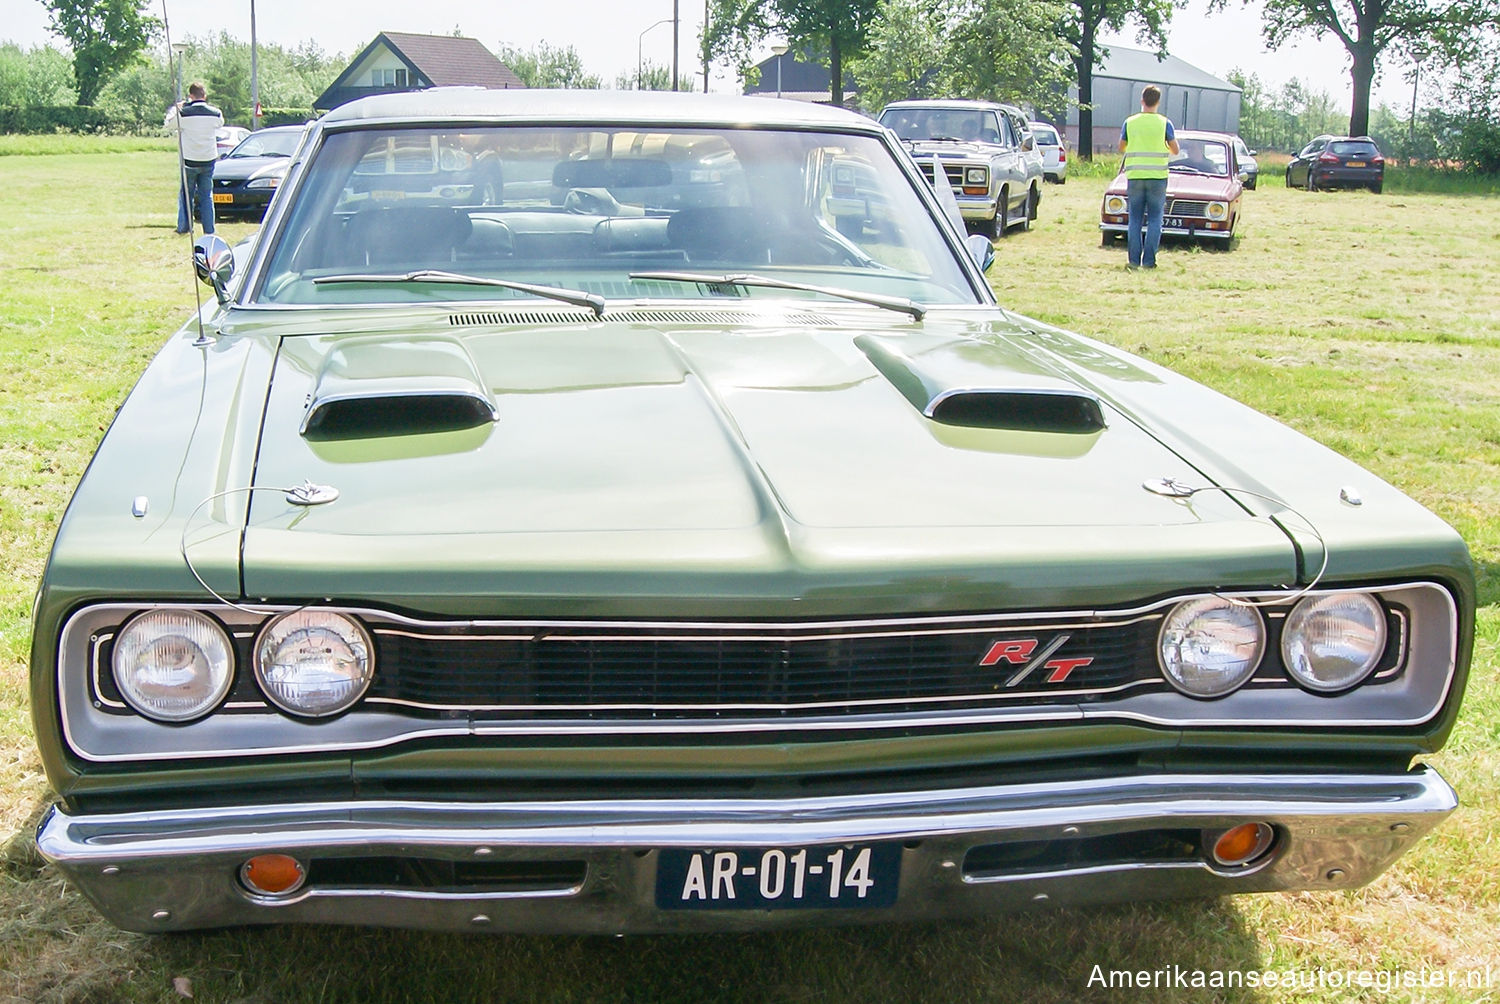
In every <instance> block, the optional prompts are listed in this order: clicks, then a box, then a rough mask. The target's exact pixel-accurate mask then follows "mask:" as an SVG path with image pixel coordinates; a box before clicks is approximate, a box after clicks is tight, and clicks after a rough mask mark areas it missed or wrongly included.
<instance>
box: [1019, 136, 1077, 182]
mask: <svg viewBox="0 0 1500 1004" xmlns="http://www.w3.org/2000/svg"><path fill="white" fill-rule="evenodd" d="M1027 125H1028V126H1030V128H1031V135H1032V138H1033V139H1035V140H1036V148H1037V149H1038V150H1040V151H1042V180H1043V181H1053V182H1056V183H1057V184H1059V185H1062V184H1066V183H1067V180H1068V144H1067V143H1066V142H1064V141H1063V137H1062V134H1061V133H1059V132H1058V131H1057V129H1056V128H1055V127H1054V126H1051V125H1049V124H1047V123H1046V122H1029V123H1027Z"/></svg>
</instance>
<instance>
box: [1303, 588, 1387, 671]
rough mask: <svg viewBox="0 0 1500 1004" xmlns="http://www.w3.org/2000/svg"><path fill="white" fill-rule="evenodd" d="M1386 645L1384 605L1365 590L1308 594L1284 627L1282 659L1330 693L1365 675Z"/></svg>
mask: <svg viewBox="0 0 1500 1004" xmlns="http://www.w3.org/2000/svg"><path fill="white" fill-rule="evenodd" d="M1384 651H1385V611H1384V610H1382V609H1381V607H1380V604H1379V603H1377V602H1375V600H1374V598H1373V597H1371V596H1369V595H1368V594H1366V593H1333V594H1332V595H1329V596H1317V597H1310V598H1308V599H1305V600H1303V601H1302V602H1301V603H1299V604H1297V606H1296V607H1295V608H1294V609H1293V610H1292V612H1291V614H1290V616H1288V617H1287V619H1286V626H1285V627H1284V628H1282V631H1281V659H1282V661H1283V662H1284V663H1285V664H1286V669H1287V672H1288V673H1290V674H1291V675H1292V679H1294V680H1296V681H1297V682H1298V683H1300V684H1302V686H1304V687H1306V688H1307V689H1308V690H1316V691H1318V692H1319V693H1331V692H1333V691H1335V690H1344V689H1345V688H1347V687H1352V686H1354V685H1355V684H1356V683H1358V682H1359V681H1361V680H1363V679H1364V678H1365V677H1366V676H1368V675H1369V674H1370V671H1371V670H1372V669H1374V668H1375V664H1376V663H1378V662H1379V661H1380V656H1381V653H1383V652H1384Z"/></svg>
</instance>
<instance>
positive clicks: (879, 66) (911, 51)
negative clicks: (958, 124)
mask: <svg viewBox="0 0 1500 1004" xmlns="http://www.w3.org/2000/svg"><path fill="white" fill-rule="evenodd" d="M945 7H946V4H944V3H943V2H941V0H882V2H881V4H880V6H879V7H878V8H877V9H876V11H875V17H874V19H873V20H872V21H871V23H870V30H869V32H868V34H867V36H866V40H867V42H868V45H869V48H868V50H867V51H866V52H865V54H864V55H863V56H860V57H859V58H858V59H854V60H851V61H850V64H851V65H850V68H851V69H852V70H853V72H854V76H855V78H856V79H857V80H858V81H859V102H860V104H861V105H863V106H864V108H865V110H866V111H869V112H872V113H874V112H879V111H880V109H882V108H884V107H885V106H886V105H888V104H890V103H891V102H892V101H905V100H909V99H912V98H935V97H945V96H946V95H943V94H942V93H941V90H940V88H941V87H942V84H941V82H940V77H939V71H940V70H941V68H942V66H943V59H944V43H945V41H946V38H947V25H946V23H945V21H946V10H945Z"/></svg>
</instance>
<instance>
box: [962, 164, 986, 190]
mask: <svg viewBox="0 0 1500 1004" xmlns="http://www.w3.org/2000/svg"><path fill="white" fill-rule="evenodd" d="M989 183H990V169H989V168H987V167H966V168H964V184H965V185H974V186H976V187H977V186H979V185H988V184H989Z"/></svg>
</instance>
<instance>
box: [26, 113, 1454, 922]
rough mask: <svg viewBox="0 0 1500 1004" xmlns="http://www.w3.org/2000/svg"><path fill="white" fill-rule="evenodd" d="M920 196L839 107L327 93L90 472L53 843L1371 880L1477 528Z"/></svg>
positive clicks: (1343, 884) (913, 885)
mask: <svg viewBox="0 0 1500 1004" xmlns="http://www.w3.org/2000/svg"><path fill="white" fill-rule="evenodd" d="M475 165H484V168H485V177H486V178H487V179H488V180H487V181H486V183H485V184H484V185H482V186H481V185H478V184H476V183H474V182H473V179H472V177H470V175H472V174H473V169H474V168H475ZM938 195H939V193H935V192H934V190H933V188H932V187H931V186H930V185H929V184H927V183H926V182H925V181H924V179H923V176H922V174H921V171H920V169H919V168H918V167H917V165H916V164H915V163H914V162H913V161H912V159H911V158H910V157H909V156H908V155H907V154H906V152H905V151H904V150H903V149H902V148H901V146H900V143H899V140H898V139H897V138H896V137H895V136H894V135H892V134H891V133H890V132H889V131H887V130H886V129H884V128H883V127H881V126H880V125H878V124H877V123H875V122H871V121H869V120H867V119H863V118H861V117H859V116H856V115H853V114H850V113H845V112H842V111H839V110H834V109H827V108H820V107H816V106H811V105H807V106H804V105H796V104H792V103H781V102H768V101H764V100H756V99H745V98H719V97H710V96H706V95H705V96H697V95H650V94H641V93H623V94H608V93H599V94H593V93H579V92H560V91H510V92H502V91H481V90H475V89H436V90H431V91H427V92H423V93H416V94H398V95H385V96H380V97H373V98H367V99H364V100H361V101H357V102H355V103H352V104H349V105H346V106H344V107H342V108H340V109H338V110H336V111H334V112H331V113H330V114H328V115H327V116H325V117H324V118H322V119H321V120H319V121H318V122H316V123H314V124H313V125H312V126H310V127H309V132H308V135H307V136H306V138H305V140H304V141H303V143H302V144H301V146H300V147H299V150H298V152H297V154H296V155H295V156H294V157H293V159H292V164H291V166H290V168H289V169H288V172H287V175H286V179H285V181H284V182H283V183H282V185H281V187H280V190H279V192H278V194H277V197H276V199H275V201H274V202H273V204H272V206H271V208H270V211H269V214H268V216H267V218H266V221H265V225H264V227H263V228H262V229H261V230H260V231H259V233H258V236H257V237H256V238H255V239H254V240H253V241H251V242H248V243H246V244H244V245H242V246H240V247H238V248H234V249H231V248H229V247H228V246H227V245H225V244H224V242H223V241H222V240H220V239H218V238H214V237H205V238H203V239H202V240H200V241H199V243H198V248H197V253H196V264H197V267H198V270H199V273H200V275H201V276H202V277H203V278H204V279H205V280H207V281H208V282H209V283H210V284H211V285H212V287H213V290H214V292H215V293H216V294H217V295H210V296H207V297H205V299H206V301H207V302H206V305H205V306H204V308H203V309H202V310H201V311H200V313H199V314H198V315H197V316H196V317H194V318H193V319H192V321H191V322H190V323H189V324H187V325H186V326H185V327H183V328H182V330H180V331H178V332H177V333H176V334H175V335H173V336H172V337H171V338H170V339H169V340H168V341H167V344H166V345H165V347H164V348H163V349H162V350H161V353H160V354H159V355H158V356H157V357H156V359H155V360H154V361H153V362H152V363H151V365H150V366H149V367H148V368H147V370H146V371H145V373H144V375H143V376H142V378H141V381H140V383H139V385H138V386H137V387H136V388H135V390H134V392H133V393H132V394H131V395H130V397H129V399H128V400H127V401H126V402H125V404H124V405H123V407H122V408H121V410H120V412H119V415H118V417H117V419H116V420H115V422H114V424H113V426H112V427H111V428H110V430H109V432H108V433H107V434H106V436H105V437H104V440H103V442H102V444H101V445H100V447H99V451H98V454H97V456H96V457H95V458H94V461H93V463H92V465H91V466H90V468H89V470H88V472H87V474H86V476H85V477H84V478H83V481H82V483H81V484H80V485H79V487H78V490H77V493H76V495H75V496H74V498H73V500H72V503H71V505H70V506H69V508H68V510H67V514H66V517H65V518H64V520H63V521H62V523H61V526H60V529H59V531H58V535H57V541H56V544H55V546H54V548H53V551H52V554H51V558H50V560H49V562H48V564H47V568H46V572H45V577H44V579H43V581H42V583H41V588H40V592H39V595H38V598H37V605H36V611H35V620H34V623H35V635H34V641H33V646H32V684H31V686H32V707H33V712H34V716H35V727H36V734H37V737H38V741H39V744H40V746H41V752H42V757H43V760H44V762H45V765H46V770H47V774H48V777H49V779H50V782H51V784H52V786H53V788H54V789H55V790H56V792H57V794H58V797H59V802H58V804H57V805H56V806H55V807H54V808H52V809H51V810H50V811H49V813H48V814H47V816H46V818H45V819H44V820H43V822H42V823H41V825H40V829H39V833H38V842H39V846H40V848H41V851H42V852H43V853H44V854H45V855H46V856H47V858H49V859H50V860H51V861H53V862H55V863H56V865H57V866H58V867H59V868H61V869H62V871H63V872H64V873H65V874H66V875H67V876H68V878H69V879H70V880H71V881H72V882H73V883H74V884H75V885H76V886H77V887H78V888H79V889H81V890H82V891H83V893H84V894H85V895H86V896H88V897H89V899H90V900H92V901H93V902H94V903H95V904H96V905H97V906H98V908H99V909H100V910H101V911H102V912H103V913H104V914H105V915H107V916H108V917H109V918H110V919H111V920H112V921H113V922H114V923H116V924H118V925H119V926H121V927H123V928H127V929H131V930H136V931H172V930H181V929H188V928H198V927H210V926H222V925H237V924H272V923H362V924H374V925H394V926H407V927H420V928H434V929H453V930H497V931H498V930H512V931H572V932H598V933H606V932H607V933H617V932H631V931H701V930H704V929H706V928H717V929H727V930H743V929H754V928H763V927H771V926H779V925H789V924H808V923H822V924H829V923H861V922H874V921H882V920H891V919H927V918H937V917H944V916H957V915H967V914H975V913H983V912H989V911H1000V910H1010V909H1018V908H1026V907H1031V906H1034V905H1037V904H1049V905H1069V904H1079V903H1094V902H1103V901H1112V900H1122V899H1135V898H1144V897H1177V896H1217V895H1221V894H1226V893H1237V892H1252V891H1268V890H1289V889H1343V888H1349V887H1352V886H1357V885H1359V884H1361V883H1365V882H1368V881H1370V880H1371V879H1372V878H1374V877H1375V876H1376V875H1378V874H1379V873H1380V872H1381V871H1382V870H1383V869H1384V868H1385V867H1387V866H1388V865H1389V864H1390V863H1391V862H1392V861H1393V860H1395V858H1396V857H1398V856H1399V855H1400V854H1401V853H1402V852H1403V851H1404V850H1405V849H1406V848H1408V847H1410V846H1411V845H1412V843H1413V842H1414V841H1416V840H1418V839H1419V838H1420V837H1421V836H1422V834H1424V833H1425V832H1426V831H1427V830H1428V829H1430V828H1431V827H1433V826H1434V825H1436V824H1437V823H1438V822H1440V821H1441V820H1442V819H1443V818H1444V817H1445V816H1446V815H1447V814H1448V813H1450V812H1451V811H1452V810H1453V808H1454V806H1455V804H1456V800H1455V796H1454V793H1453V791H1452V790H1451V789H1450V788H1449V787H1448V785H1447V784H1445V783H1444V781H1443V780H1442V779H1441V778H1440V777H1438V775H1437V774H1436V773H1435V772H1434V771H1432V770H1431V769H1430V768H1427V767H1425V766H1420V765H1414V758H1417V757H1419V756H1421V755H1422V754H1426V753H1430V752H1432V751H1433V750H1436V749H1438V748H1439V747H1440V746H1442V744H1443V742H1444V740H1445V739H1446V737H1447V735H1448V733H1449V731H1450V730H1451V728H1452V727H1453V723H1454V718H1455V716H1456V715H1457V713H1458V708H1459V701H1460V698H1461V694H1462V690H1463V686H1464V679H1465V674H1466V672H1467V670H1468V664H1469V655H1470V649H1471V646H1472V641H1473V617H1474V602H1475V600H1474V584H1473V572H1472V568H1471V564H1470V559H1469V556H1468V552H1467V550H1466V549H1465V547H1464V544H1463V542H1462V541H1461V540H1460V538H1459V537H1458V536H1457V534H1455V533H1454V532H1453V530H1451V529H1450V528H1449V527H1448V526H1446V525H1444V524H1443V523H1442V522H1441V521H1439V520H1438V519H1437V518H1436V517H1434V516H1433V515H1432V514H1430V513H1429V512H1427V511H1426V510H1424V509H1423V508H1421V507H1420V506H1419V505H1417V504H1416V503H1414V502H1413V501H1411V500H1410V499H1408V498H1406V497H1405V496H1403V495H1402V494H1401V493H1399V492H1398V491H1396V490H1395V489H1393V488H1392V487H1391V486H1389V485H1387V484H1384V483H1383V482H1381V481H1380V480H1379V479H1377V478H1376V477H1374V476H1372V475H1371V474H1369V473H1367V472H1366V471H1364V470H1362V469H1360V468H1358V467H1356V466H1355V465H1353V464H1351V463H1349V462H1347V461H1346V460H1344V459H1343V458H1342V457H1340V456H1338V455H1337V454H1335V453H1333V452H1331V451H1329V450H1327V449H1324V448H1323V447H1321V446H1319V445H1317V444H1316V443H1313V442H1310V441H1309V440H1307V439H1305V438H1303V437H1302V436H1300V435H1298V434H1297V433H1295V432H1292V431H1290V430H1289V429H1287V428H1285V427H1283V426H1282V425H1280V424H1278V423H1276V422H1274V421H1272V420H1270V419H1268V418H1265V417H1263V416H1261V415H1259V414H1257V413H1255V412H1253V411H1251V410H1249V409H1247V408H1245V407H1242V406H1240V405H1238V404H1236V403H1235V402H1233V401H1230V400H1228V399H1226V398H1224V397H1222V396H1220V395H1218V394H1216V393H1214V392H1213V391H1210V390H1208V389H1206V388H1204V387H1202V386H1199V385H1197V384H1195V383H1193V382H1191V381H1189V380H1186V379H1184V378H1182V377H1180V376H1177V375H1175V374H1174V373H1172V372H1170V371H1168V370H1166V369H1163V368H1161V367H1159V366H1156V365H1153V364H1151V363H1150V362H1147V361H1144V360H1142V359H1138V358H1135V357H1133V356H1131V355H1129V354H1127V353H1124V352H1121V351H1118V350H1116V349H1114V348H1111V347H1109V346H1108V345H1105V344H1102V343H1100V342H1096V341H1092V340H1090V339H1088V338H1084V337H1081V336H1078V335H1074V334H1070V333H1068V332H1065V331H1061V330H1058V329H1056V328H1053V327H1049V326H1047V325H1044V324H1041V323H1038V322H1036V321H1032V320H1029V319H1027V318H1025V317H1022V316H1018V315H1016V314H1014V313H1011V312H1009V311H1006V310H1004V309H1002V308H1001V307H999V306H997V305H996V303H995V302H994V298H993V296H992V294H991V292H990V289H989V288H988V286H987V285H986V283H985V280H984V276H983V269H984V267H985V266H986V265H987V264H988V261H987V259H988V257H989V255H990V253H991V250H990V246H989V242H988V241H987V240H986V239H985V238H983V237H978V236H976V237H974V238H972V239H970V240H968V241H966V239H965V237H964V235H963V233H962V227H961V224H960V225H958V226H955V225H954V223H953V222H951V221H952V219H953V215H952V214H950V213H949V212H947V211H946V210H945V208H944V205H943V204H942V203H941V202H940V201H939V198H938Z"/></svg>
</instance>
